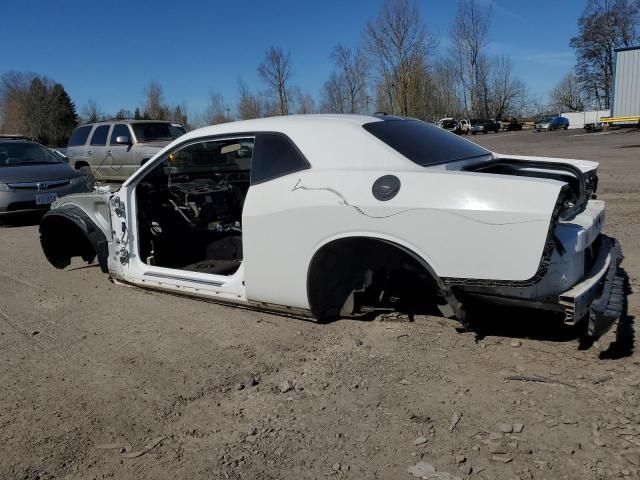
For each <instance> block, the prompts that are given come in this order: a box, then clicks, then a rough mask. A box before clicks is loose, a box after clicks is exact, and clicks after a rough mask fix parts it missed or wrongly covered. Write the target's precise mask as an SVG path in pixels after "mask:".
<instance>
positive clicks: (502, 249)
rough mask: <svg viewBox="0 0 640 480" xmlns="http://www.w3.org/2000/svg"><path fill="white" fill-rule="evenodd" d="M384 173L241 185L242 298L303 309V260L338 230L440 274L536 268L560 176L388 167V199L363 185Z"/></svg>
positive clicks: (499, 275) (529, 272) (322, 174)
mask: <svg viewBox="0 0 640 480" xmlns="http://www.w3.org/2000/svg"><path fill="white" fill-rule="evenodd" d="M388 174H394V172H390V171H344V170H307V171H304V172H301V173H296V174H291V175H288V176H285V177H281V178H278V179H275V180H272V181H269V182H265V183H263V184H259V185H255V186H252V187H251V188H250V189H249V193H248V195H247V198H246V201H245V207H244V212H243V243H244V265H245V272H246V289H247V290H246V291H247V298H248V299H249V300H254V301H262V302H269V303H276V304H282V305H291V306H294V307H299V308H308V307H309V305H308V300H307V292H306V283H307V272H308V266H309V263H310V262H311V259H312V257H313V255H314V254H315V253H316V251H317V250H318V249H319V248H320V247H322V246H323V245H325V244H326V243H328V242H330V241H332V240H335V239H338V238H343V237H350V236H367V237H375V238H381V239H385V240H388V241H392V242H394V243H397V244H399V245H402V246H404V247H406V248H408V249H410V250H412V251H413V252H414V253H416V254H417V255H419V256H420V257H421V258H423V259H424V260H425V261H426V262H427V263H428V264H429V265H430V266H431V267H432V268H433V270H434V271H435V273H436V274H437V275H438V276H440V277H457V278H474V279H498V280H527V279H529V278H531V277H532V276H533V275H534V274H535V273H536V271H537V268H538V265H539V262H540V259H541V256H542V251H543V248H544V244H545V241H546V238H547V233H548V230H549V222H550V220H551V215H552V212H553V209H554V207H555V204H556V201H557V198H558V194H559V192H560V188H561V186H562V183H561V182H557V181H553V180H540V179H532V178H524V177H517V178H516V177H507V176H500V175H489V174H477V173H468V172H452V171H446V170H439V169H438V170H436V169H431V170H429V169H425V170H423V171H421V172H396V173H395V175H396V176H397V177H398V178H399V179H400V181H401V188H400V191H399V193H398V195H397V196H396V197H394V198H393V199H391V200H388V201H384V202H382V201H379V200H377V199H375V198H374V196H373V194H372V190H371V187H372V185H373V183H374V182H375V180H376V179H378V178H379V177H381V176H383V175H388Z"/></svg>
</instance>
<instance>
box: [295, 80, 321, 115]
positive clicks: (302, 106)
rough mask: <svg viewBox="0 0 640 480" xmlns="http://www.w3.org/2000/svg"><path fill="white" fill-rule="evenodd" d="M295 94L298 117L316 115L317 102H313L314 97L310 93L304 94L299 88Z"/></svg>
mask: <svg viewBox="0 0 640 480" xmlns="http://www.w3.org/2000/svg"><path fill="white" fill-rule="evenodd" d="M294 92H295V98H296V113H297V114H298V115H306V114H310V113H315V111H316V102H315V101H314V100H313V97H312V96H311V95H309V94H308V93H302V91H301V90H300V89H299V88H297V87H296V88H295V89H294Z"/></svg>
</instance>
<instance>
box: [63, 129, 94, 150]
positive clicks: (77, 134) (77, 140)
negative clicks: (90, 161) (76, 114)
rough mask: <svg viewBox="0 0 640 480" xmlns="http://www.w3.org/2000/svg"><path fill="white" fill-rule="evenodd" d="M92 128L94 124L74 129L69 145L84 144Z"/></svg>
mask: <svg viewBox="0 0 640 480" xmlns="http://www.w3.org/2000/svg"><path fill="white" fill-rule="evenodd" d="M92 128H93V126H92V125H85V126H84V127H78V128H76V129H75V130H74V131H73V135H71V138H70V139H69V143H68V144H67V147H77V146H78V145H84V144H85V143H86V141H87V137H88V136H89V133H90V132H91V129H92Z"/></svg>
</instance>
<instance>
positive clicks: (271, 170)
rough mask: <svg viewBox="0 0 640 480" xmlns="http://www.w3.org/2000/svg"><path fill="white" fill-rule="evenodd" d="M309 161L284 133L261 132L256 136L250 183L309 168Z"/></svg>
mask: <svg viewBox="0 0 640 480" xmlns="http://www.w3.org/2000/svg"><path fill="white" fill-rule="evenodd" d="M309 167H310V165H309V162H307V159H306V158H304V156H303V155H302V153H300V151H299V150H298V149H297V148H296V146H295V145H294V144H293V142H292V141H291V140H290V139H289V138H288V137H287V136H285V135H282V134H277V133H261V134H259V135H258V136H257V138H256V143H255V151H254V153H253V164H252V166H251V185H255V184H257V183H262V182H266V181H267V180H272V179H274V178H277V177H282V176H284V175H288V174H290V173H294V172H299V171H301V170H306V169H307V168H309Z"/></svg>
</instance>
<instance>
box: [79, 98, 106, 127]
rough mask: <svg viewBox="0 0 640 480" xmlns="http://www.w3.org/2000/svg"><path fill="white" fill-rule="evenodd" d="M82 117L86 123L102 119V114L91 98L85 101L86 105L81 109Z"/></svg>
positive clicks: (96, 103)
mask: <svg viewBox="0 0 640 480" xmlns="http://www.w3.org/2000/svg"><path fill="white" fill-rule="evenodd" d="M82 116H83V117H84V120H85V121H86V122H89V123H92V122H98V121H100V120H102V119H103V118H104V114H103V113H102V110H101V109H100V106H99V105H98V102H96V101H95V100H94V99H93V98H90V99H89V100H87V104H86V105H85V106H84V107H83V108H82Z"/></svg>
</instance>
